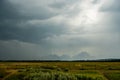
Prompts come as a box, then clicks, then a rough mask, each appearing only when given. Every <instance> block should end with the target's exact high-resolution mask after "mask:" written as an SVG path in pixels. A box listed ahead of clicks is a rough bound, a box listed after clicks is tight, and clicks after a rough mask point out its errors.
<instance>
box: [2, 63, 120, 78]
mask: <svg viewBox="0 0 120 80" xmlns="http://www.w3.org/2000/svg"><path fill="white" fill-rule="evenodd" d="M3 69H4V70H3ZM12 70H14V71H16V72H15V73H14V74H13V73H12V72H11V73H12V75H10V74H11V73H9V74H6V72H9V71H12ZM8 75H10V76H8ZM0 76H2V77H1V79H2V78H3V79H4V77H6V76H8V77H7V78H5V80H119V79H120V62H33V63H32V62H18V63H16V62H0ZM1 79H0V80H1Z"/></svg>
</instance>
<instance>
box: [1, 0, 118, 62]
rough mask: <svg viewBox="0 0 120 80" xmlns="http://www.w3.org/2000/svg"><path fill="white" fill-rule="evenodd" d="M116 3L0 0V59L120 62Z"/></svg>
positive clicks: (72, 0)
mask: <svg viewBox="0 0 120 80" xmlns="http://www.w3.org/2000/svg"><path fill="white" fill-rule="evenodd" d="M119 5H120V3H119V1H116V0H69V1H67V0H60V1H59V0H50V1H48V0H44V1H43V0H24V1H20V0H0V59H10V60H11V59H37V60H38V59H40V60H43V59H44V60H46V59H47V60H49V59H53V60H56V59H62V60H63V59H71V60H72V59H99V58H120V27H119V25H120V23H119V21H120V14H119V13H120V6H119Z"/></svg>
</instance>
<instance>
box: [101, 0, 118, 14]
mask: <svg viewBox="0 0 120 80" xmlns="http://www.w3.org/2000/svg"><path fill="white" fill-rule="evenodd" d="M100 10H101V11H104V12H111V13H116V12H120V1H118V0H110V1H108V4H103V6H102V7H101V8H100Z"/></svg>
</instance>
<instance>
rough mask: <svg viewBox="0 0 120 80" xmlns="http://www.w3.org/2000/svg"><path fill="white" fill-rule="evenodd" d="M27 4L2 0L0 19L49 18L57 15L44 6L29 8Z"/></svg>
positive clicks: (0, 1)
mask: <svg viewBox="0 0 120 80" xmlns="http://www.w3.org/2000/svg"><path fill="white" fill-rule="evenodd" d="M13 1H14V0H13ZM25 5H26V6H25ZM25 5H24V6H23V5H22V4H15V3H13V2H12V1H11V0H0V20H1V21H3V20H15V21H16V20H19V21H20V20H22V21H24V20H31V19H48V18H50V17H52V16H55V15H57V13H55V12H52V11H50V10H49V9H48V8H45V7H44V6H38V7H34V6H33V7H31V8H29V6H27V3H25Z"/></svg>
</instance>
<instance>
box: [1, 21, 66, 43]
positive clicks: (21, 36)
mask: <svg viewBox="0 0 120 80" xmlns="http://www.w3.org/2000/svg"><path fill="white" fill-rule="evenodd" d="M19 24H20V23H19V22H18V24H16V25H15V24H11V23H7V24H5V23H4V24H0V33H1V34H0V39H1V40H19V41H25V42H32V43H40V42H41V40H42V39H44V38H46V37H50V36H54V35H61V34H64V33H66V30H65V28H64V25H63V26H62V25H60V26H59V25H56V24H52V23H51V24H50V23H49V24H48V25H45V24H40V25H32V24H30V25H29V24H26V23H24V22H23V24H26V25H22V27H19ZM61 26H62V27H61Z"/></svg>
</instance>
